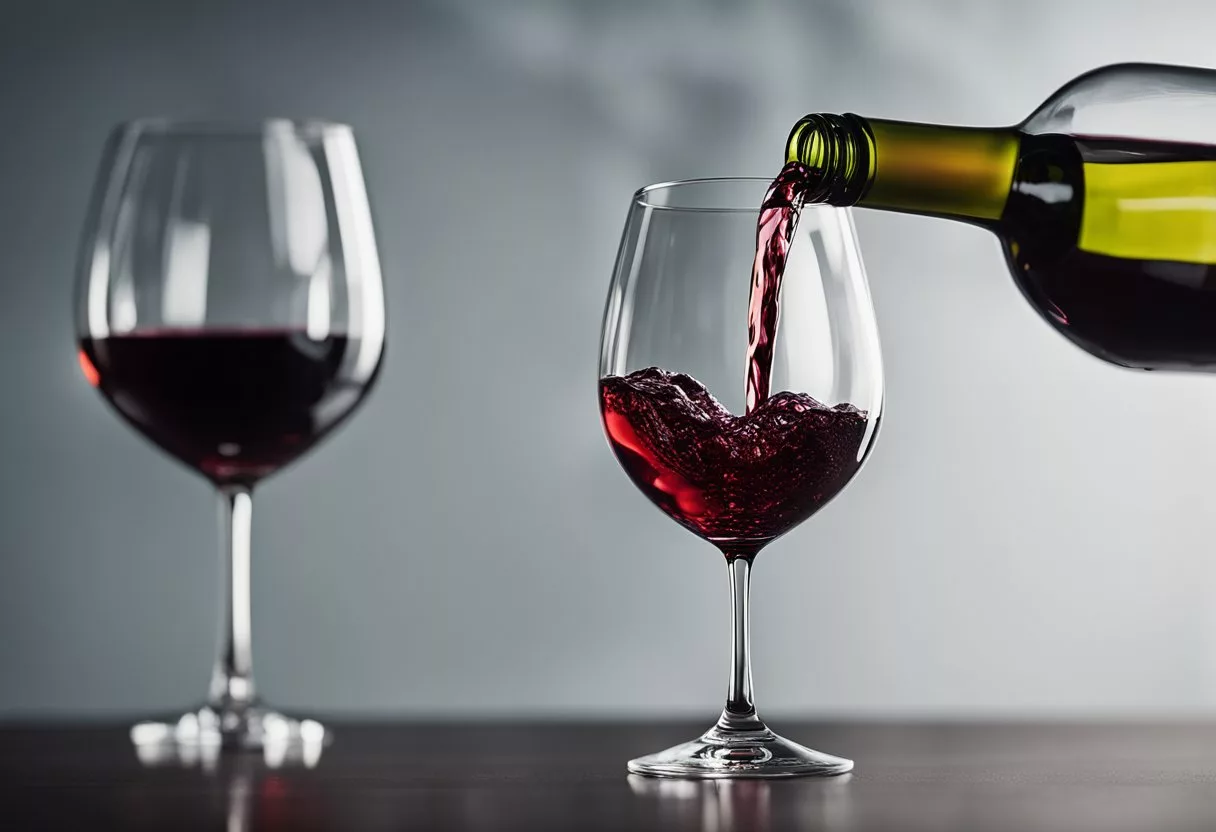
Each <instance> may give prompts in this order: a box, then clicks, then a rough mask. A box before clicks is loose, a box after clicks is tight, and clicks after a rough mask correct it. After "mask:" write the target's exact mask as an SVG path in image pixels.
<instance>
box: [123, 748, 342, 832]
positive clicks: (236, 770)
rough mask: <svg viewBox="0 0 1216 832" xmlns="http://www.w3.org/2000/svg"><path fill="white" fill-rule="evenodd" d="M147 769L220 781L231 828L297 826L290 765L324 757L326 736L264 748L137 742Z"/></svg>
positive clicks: (243, 831)
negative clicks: (291, 803) (287, 774)
mask: <svg viewBox="0 0 1216 832" xmlns="http://www.w3.org/2000/svg"><path fill="white" fill-rule="evenodd" d="M134 748H135V751H136V756H137V758H138V759H139V763H140V765H141V766H143V767H144V768H147V769H161V770H164V769H168V770H176V771H178V772H179V773H184V772H188V771H195V772H197V773H198V774H199V776H201V777H204V778H207V779H208V780H211V781H213V782H215V783H216V785H218V786H219V787H220V788H221V789H222V791H223V794H224V799H225V800H226V803H227V811H226V815H225V817H226V824H225V830H226V832H249V830H251V829H253V828H254V818H255V816H256V817H257V828H266V829H294V828H296V825H295V823H294V820H293V818H292V817H291V816H290V815H291V812H290V807H289V806H288V800H289V799H290V798H291V797H292V781H291V780H290V779H289V778H287V777H285V776H283V772H286V771H288V770H292V769H296V770H306V769H315V768H316V767H317V766H318V764H319V763H320V762H321V752H322V751H323V750H324V745H323V743H322V742H321V741H317V742H300V741H295V742H291V743H275V744H267V745H266V746H264V747H263V748H262V749H260V750H259V751H238V752H233V751H231V750H227V751H225V750H222V749H221V748H220V746H219V745H216V744H209V745H198V744H180V743H173V742H165V743H157V744H151V745H142V746H140V745H137V746H134Z"/></svg>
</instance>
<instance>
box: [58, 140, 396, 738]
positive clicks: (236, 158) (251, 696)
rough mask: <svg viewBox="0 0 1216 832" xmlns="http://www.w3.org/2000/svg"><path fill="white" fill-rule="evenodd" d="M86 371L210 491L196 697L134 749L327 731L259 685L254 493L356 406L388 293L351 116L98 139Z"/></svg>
mask: <svg viewBox="0 0 1216 832" xmlns="http://www.w3.org/2000/svg"><path fill="white" fill-rule="evenodd" d="M75 307H76V335H77V338H78V341H79V361H80V366H81V369H82V371H83V372H84V375H85V378H86V379H87V380H88V381H89V383H90V384H92V385H93V386H94V387H96V388H97V389H98V390H100V391H101V393H102V395H103V396H104V397H105V398H106V399H107V400H108V401H109V403H110V404H111V405H112V406H113V407H114V409H115V410H116V411H117V412H118V414H119V415H120V416H122V417H123V418H124V419H125V420H126V421H127V422H128V423H129V424H131V425H132V426H134V427H135V428H136V429H137V430H139V431H140V432H141V433H143V434H144V436H146V437H147V438H148V439H150V440H151V441H152V442H153V443H155V444H156V445H158V446H160V448H161V449H163V450H164V451H166V452H168V454H169V455H170V456H172V457H175V458H176V459H177V460H178V461H179V462H182V463H185V465H186V466H187V467H189V468H191V469H193V470H194V471H196V472H198V473H200V474H202V475H203V476H204V477H206V478H207V479H208V480H210V481H211V482H212V483H213V484H214V485H215V486H216V488H217V489H218V491H219V497H220V512H221V526H222V535H223V546H222V549H223V552H224V562H225V564H226V581H225V608H224V611H223V616H224V617H223V626H222V631H221V639H220V649H219V657H218V659H217V661H216V664H215V669H214V672H213V674H212V677H211V689H210V694H209V696H208V697H207V699H206V702H205V703H204V704H202V705H200V706H199V707H197V708H195V709H193V710H191V711H189V712H187V713H186V714H184V715H183V716H181V717H179V718H174V719H171V720H168V721H163V722H159V721H158V722H145V723H140V724H139V725H136V726H135V727H134V728H133V729H132V732H131V735H132V739H133V740H134V741H135V742H136V744H146V743H165V742H174V743H179V744H195V743H201V744H219V745H222V746H234V747H243V748H263V747H265V746H266V744H268V743H287V742H292V741H295V740H301V741H304V742H311V743H315V742H318V741H321V740H322V739H323V737H324V728H323V727H322V726H321V725H320V724H319V723H317V722H316V721H314V720H300V719H294V718H291V717H288V716H284V715H283V714H280V713H277V712H275V711H274V710H271V709H270V708H267V707H265V706H264V705H263V704H262V703H261V701H260V700H259V698H258V696H257V693H256V689H255V687H254V680H253V663H252V656H251V650H250V648H251V642H252V636H251V631H250V624H251V614H250V568H249V566H250V521H251V509H252V501H251V495H252V491H253V488H254V486H255V485H256V484H258V483H260V482H261V481H262V480H263V479H264V478H266V477H268V476H270V475H271V474H273V473H274V472H276V471H278V470H279V469H280V468H282V467H284V466H285V465H287V464H288V463H290V462H292V461H293V460H294V459H296V458H297V457H299V456H300V455H301V454H303V453H305V452H306V451H307V450H308V449H309V448H311V447H312V446H313V445H315V444H316V443H317V442H318V441H319V440H320V439H321V438H322V437H323V436H325V435H326V434H328V433H329V432H330V431H331V430H333V429H334V428H335V427H336V426H337V425H338V424H340V423H341V422H342V421H343V420H344V419H345V418H346V417H347V416H349V415H350V414H351V413H352V412H353V411H354V409H355V408H356V407H357V406H358V405H359V403H360V402H361V401H362V400H363V398H364V396H365V395H366V394H367V392H368V390H369V389H370V388H371V386H372V384H373V382H374V381H375V379H376V376H377V372H378V370H379V367H380V359H381V355H382V353H383V350H384V324H385V322H384V290H383V287H382V285H381V279H380V264H379V259H378V255H377V253H376V241H375V237H374V234H373V230H372V221H371V213H370V210H369V206H368V201H367V194H366V191H365V188H364V182H363V174H362V171H361V168H360V163H359V155H358V152H357V150H356V147H355V141H354V137H353V135H352V133H351V130H350V128H349V127H347V126H345V125H341V124H332V123H324V122H316V121H309V122H292V121H286V120H270V121H265V122H261V123H255V124H247V125H239V124H234V125H224V124H200V123H183V122H174V121H169V120H153V119H146V120H139V121H134V122H130V123H127V124H122V125H119V126H118V127H117V128H115V129H114V131H113V132H112V133H111V135H110V138H109V140H108V142H107V144H106V147H105V151H104V155H103V159H102V163H101V169H100V172H99V175H98V179H97V183H96V187H95V190H94V195H93V203H92V206H91V210H90V214H89V219H88V222H87V226H86V229H85V233H84V237H83V243H82V248H81V256H80V266H79V275H78V279H77V291H76V301H75Z"/></svg>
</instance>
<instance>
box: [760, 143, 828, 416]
mask: <svg viewBox="0 0 1216 832" xmlns="http://www.w3.org/2000/svg"><path fill="white" fill-rule="evenodd" d="M815 174H816V171H815V169H813V168H810V167H807V166H806V165H804V164H802V163H800V162H790V163H789V164H788V165H786V166H785V167H784V168H782V169H781V173H779V174H777V178H776V179H774V180H773V184H772V185H770V186H769V188H768V191H767V192H766V193H765V194H764V201H763V202H762V203H760V219H759V221H758V222H757V223H756V259H755V261H754V262H753V263H752V284H751V295H750V297H749V300H748V307H747V412H748V413H751V412H752V411H753V410H755V409H756V408H757V407H759V406H760V404H761V403H763V402H764V400H765V399H767V398H768V391H769V383H770V380H771V378H772V370H773V343H774V342H775V341H776V340H777V323H778V321H779V319H780V317H781V278H782V277H783V276H784V275H785V261H786V259H787V258H788V257H789V253H790V243H791V241H792V240H793V239H794V232H795V231H796V230H797V228H798V216H799V215H800V214H801V212H802V202H803V200H804V199H805V198H806V192H807V189H808V188H809V187H810V186H811V185H812V184H813V183H814V182H815V181H816V176H815Z"/></svg>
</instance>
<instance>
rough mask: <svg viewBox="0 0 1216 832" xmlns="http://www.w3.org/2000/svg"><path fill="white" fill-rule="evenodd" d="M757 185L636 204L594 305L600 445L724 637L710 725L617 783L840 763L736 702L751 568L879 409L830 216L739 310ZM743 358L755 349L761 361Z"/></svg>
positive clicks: (828, 483) (852, 261)
mask: <svg viewBox="0 0 1216 832" xmlns="http://www.w3.org/2000/svg"><path fill="white" fill-rule="evenodd" d="M768 184H769V183H768V182H767V181H765V180H762V179H716V180H697V181H689V182H675V183H670V184H664V185H655V186H652V187H649V188H644V189H642V190H641V191H638V193H636V194H635V195H634V197H633V201H632V203H631V205H630V208H629V214H628V217H627V219H626V222H625V231H624V237H623V239H622V242H621V248H620V252H619V255H618V258H617V262H616V269H615V272H614V274H613V278H612V285H611V287H610V289H609V292H608V304H607V310H606V312H605V315H604V327H603V337H602V342H601V352H600V385H599V386H600V405H601V413H602V415H603V421H604V429H605V432H606V434H607V436H608V440H609V444H610V445H611V447H612V449H613V452H614V453H615V454H616V457H617V460H618V461H619V462H620V464H621V466H622V467H623V468H624V469H625V471H626V473H627V474H628V475H629V477H630V478H631V479H632V480H633V482H634V484H635V485H636V486H637V487H638V488H639V489H640V490H641V491H642V493H644V494H645V495H646V496H647V497H648V498H650V500H651V501H652V502H653V503H654V504H655V505H657V506H658V507H659V508H660V509H662V510H663V511H664V512H665V513H666V514H667V515H668V516H670V517H671V518H672V519H673V520H675V521H676V522H678V523H679V524H681V525H682V526H684V527H685V528H687V529H688V530H690V531H692V532H693V533H694V534H696V535H698V536H700V537H701V538H703V539H705V540H707V541H709V542H710V543H712V544H713V545H714V546H716V547H717V548H718V549H719V550H720V551H721V552H722V554H724V555H725V556H726V561H727V565H728V567H729V577H730V593H731V617H732V622H733V623H732V627H733V638H732V650H733V657H732V660H731V666H730V679H729V687H728V694H727V700H726V707H725V708H724V710H723V711H722V715H721V717H720V718H719V720H718V722H717V724H716V725H715V726H714V727H712V728H711V729H710V730H709V731H707V732H706V733H705V734H704V735H703V736H701V737H700V738H699V739H696V740H694V741H692V742H689V743H685V744H683V745H679V746H676V747H674V748H671V749H668V750H666V751H662V752H659V753H657V754H652V755H650V756H647V757H642V758H640V759H636V760H633V761H631V762H630V763H629V770H630V771H631V772H633V773H635V774H647V775H658V776H673V777H698V778H700V777H704V778H715V777H783V776H793V775H806V774H839V773H843V772H846V771H849V770H850V769H851V768H852V765H853V764H852V762H851V761H849V760H845V759H841V758H838V757H833V756H831V755H828V754H822V753H820V752H816V751H811V750H810V749H807V748H803V747H802V746H800V745H797V744H795V743H793V742H790V741H788V740H785V739H783V738H781V737H779V736H777V735H776V734H774V733H773V732H772V731H770V730H769V729H768V728H767V727H766V726H765V724H764V723H763V722H762V721H761V720H760V718H759V716H757V714H756V708H755V705H754V702H753V696H752V678H751V665H750V642H749V618H748V580H749V575H750V569H751V565H752V562H753V559H754V558H755V557H756V555H757V553H758V552H759V551H760V550H761V549H762V548H763V547H764V546H766V545H767V544H769V543H771V542H772V541H773V540H775V539H776V538H777V537H779V536H780V535H782V534H784V533H785V532H787V531H789V530H790V529H792V528H793V527H794V526H796V525H797V524H798V523H800V522H802V521H803V520H805V519H806V518H807V517H810V516H811V515H812V514H814V513H815V512H816V511H818V510H819V509H820V508H822V507H823V506H824V505H826V504H827V502H828V501H829V500H831V499H832V497H834V496H835V495H836V494H837V493H838V492H839V491H840V490H841V489H842V488H843V487H844V486H845V485H846V484H847V483H848V482H849V481H850V480H851V479H852V477H853V476H854V474H856V473H857V471H858V469H859V468H860V466H861V464H862V462H863V461H864V460H865V459H866V457H867V454H868V453H869V451H870V449H871V447H872V446H873V443H874V439H875V436H876V434H877V429H878V424H879V417H880V414H881V411H882V399H883V376H882V359H881V355H880V350H879V343H878V331H877V327H876V324H875V320H874V312H873V308H872V306H871V303H870V295H869V289H868V286H867V283H866V278H865V272H864V270H863V268H862V262H861V256H860V254H859V252H858V248H857V240H856V236H855V234H854V230H853V224H852V218H851V215H850V214H849V213H848V211H847V210H846V209H840V208H828V207H807V208H805V209H804V210H803V211H802V214H801V222H800V223H799V224H798V226H797V230H796V233H795V234H794V235H793V237H792V238H791V239H790V242H791V243H792V245H791V247H790V249H789V259H788V262H787V263H786V264H785V270H784V281H783V283H782V284H781V285H780V291H779V292H773V293H770V294H769V295H764V293H763V292H762V291H760V290H761V289H763V287H762V286H757V291H756V297H755V298H754V299H753V298H752V297H751V295H750V294H749V291H748V275H749V274H751V272H752V267H753V264H757V265H770V266H771V265H772V264H771V263H770V262H769V261H770V259H771V258H769V256H768V254H766V251H765V250H764V249H763V247H762V250H761V252H760V253H759V254H758V253H757V243H758V237H759V235H758V229H757V217H758V212H759V207H760V205H761V202H762V200H763V199H764V198H765V194H766V186H767V185H768ZM768 227H770V228H771V224H770V226H768ZM782 254H784V251H782ZM779 274H780V272H779V271H778V272H777V273H775V274H770V275H769V277H776V276H778V275H779ZM770 287H771V283H770ZM778 300H779V301H780V320H779V326H776V332H775V333H773V332H772V327H773V326H774V325H776V323H777V319H778V318H777V314H776V313H777V309H778V307H777V305H776V302H777V301H778ZM749 320H753V322H754V323H756V324H757V325H759V324H761V323H763V327H761V329H763V332H760V331H759V330H758V329H757V327H756V326H753V327H752V329H753V332H752V333H751V334H752V336H758V335H759V336H762V337H752V338H751V339H750V341H749ZM764 327H767V329H764ZM749 343H750V344H759V345H760V346H762V347H763V346H765V345H767V347H768V348H769V349H771V353H770V354H769V355H768V358H765V359H764V361H761V360H760V358H761V357H762V356H763V353H764V350H763V349H760V350H758V351H756V352H749ZM753 358H755V359H756V361H752V360H751V359H753ZM769 359H771V375H770V376H768V381H770V382H771V384H763V385H761V387H760V389H759V395H755V394H754V391H755V389H756V388H755V385H754V384H752V383H750V382H749V381H748V379H749V378H752V379H753V381H754V380H755V379H754V378H753V376H752V371H753V370H756V368H761V369H765V370H767V361H768V360H769ZM762 364H763V365H765V366H764V367H762V366H761V365H762ZM761 375H764V373H761ZM749 389H751V390H753V396H751V397H750V398H753V399H754V402H753V405H754V406H752V407H750V408H749V406H748V398H749V396H748V395H746V394H745V390H749ZM767 389H771V390H772V391H773V392H772V394H771V395H767V396H766V395H764V393H765V391H766V390H767Z"/></svg>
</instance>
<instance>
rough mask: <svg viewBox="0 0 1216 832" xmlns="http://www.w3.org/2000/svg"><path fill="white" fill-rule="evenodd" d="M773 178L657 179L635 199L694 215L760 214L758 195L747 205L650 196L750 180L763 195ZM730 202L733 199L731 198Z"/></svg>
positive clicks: (807, 208) (808, 207) (809, 208)
mask: <svg viewBox="0 0 1216 832" xmlns="http://www.w3.org/2000/svg"><path fill="white" fill-rule="evenodd" d="M772 181H773V180H772V177H766V176H706V177H698V178H695V179H672V180H668V181H666V182H655V183H654V184H652V185H646V186H645V187H642V188H638V189H637V190H636V191H634V192H633V202H634V204H635V205H638V206H640V207H642V208H649V209H652V210H655V211H682V212H687V213H690V214H698V213H699V214H756V213H758V212H759V211H760V199H759V198H757V199H756V200H755V201H754V202H751V203H749V204H747V205H733V204H723V205H709V206H706V205H661V204H659V203H656V202H653V201H652V200H651V199H650V195H651V194H654V193H659V192H661V191H674V190H676V189H678V188H685V187H689V186H696V185H726V184H731V183H733V184H740V183H749V184H755V185H757V186H759V187H760V188H761V195H763V192H764V190H766V189H767V188H768V186H769V185H770V184H772ZM727 202H733V200H728V201H727ZM802 210H803V212H804V213H805V212H807V211H822V210H829V211H843V210H847V209H845V208H841V207H839V206H834V205H826V204H821V203H815V204H808V205H804V206H803V208H802Z"/></svg>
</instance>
